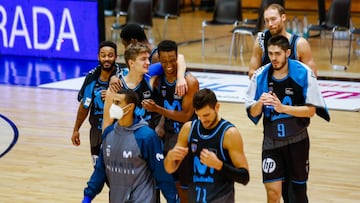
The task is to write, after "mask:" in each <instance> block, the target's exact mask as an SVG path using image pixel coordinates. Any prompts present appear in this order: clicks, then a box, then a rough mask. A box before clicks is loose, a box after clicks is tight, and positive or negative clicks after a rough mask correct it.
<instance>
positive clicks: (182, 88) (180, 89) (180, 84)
mask: <svg viewBox="0 0 360 203" xmlns="http://www.w3.org/2000/svg"><path fill="white" fill-rule="evenodd" d="M187 91H188V85H187V83H186V80H185V78H179V79H178V80H177V81H176V88H175V94H176V95H178V96H180V97H182V96H184V95H185V94H186V92H187Z"/></svg>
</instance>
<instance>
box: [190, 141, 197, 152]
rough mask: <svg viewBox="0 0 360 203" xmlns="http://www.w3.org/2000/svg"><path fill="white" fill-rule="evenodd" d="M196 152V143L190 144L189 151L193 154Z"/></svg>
mask: <svg viewBox="0 0 360 203" xmlns="http://www.w3.org/2000/svg"><path fill="white" fill-rule="evenodd" d="M196 150H197V144H196V143H191V151H192V152H193V153H195V152H196Z"/></svg>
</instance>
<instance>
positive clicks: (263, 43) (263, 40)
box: [259, 30, 299, 66]
mask: <svg viewBox="0 0 360 203" xmlns="http://www.w3.org/2000/svg"><path fill="white" fill-rule="evenodd" d="M260 35H261V36H260V38H259V43H260V47H261V48H262V49H263V56H262V63H261V66H263V65H265V64H268V63H270V58H269V54H268V49H267V46H268V41H269V39H270V38H271V37H272V36H271V33H270V31H269V30H266V31H264V32H263V33H260ZM298 39H299V36H298V35H296V34H292V35H291V38H290V49H291V54H290V56H289V59H294V60H297V59H298V58H297V55H296V43H297V40H298Z"/></svg>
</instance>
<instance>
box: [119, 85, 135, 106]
mask: <svg viewBox="0 0 360 203" xmlns="http://www.w3.org/2000/svg"><path fill="white" fill-rule="evenodd" d="M117 93H118V94H124V95H125V102H126V104H130V103H134V104H135V105H138V104H139V102H140V101H139V96H138V95H137V93H136V92H135V91H133V90H129V89H125V88H121V89H120V90H119V91H118V92H117Z"/></svg>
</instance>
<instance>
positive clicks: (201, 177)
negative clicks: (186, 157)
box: [193, 156, 215, 183]
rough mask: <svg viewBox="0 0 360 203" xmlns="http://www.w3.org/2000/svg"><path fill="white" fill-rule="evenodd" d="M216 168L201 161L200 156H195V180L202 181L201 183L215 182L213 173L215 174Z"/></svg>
mask: <svg viewBox="0 0 360 203" xmlns="http://www.w3.org/2000/svg"><path fill="white" fill-rule="evenodd" d="M214 172H215V169H214V168H209V167H207V166H206V165H204V164H202V163H201V162H200V159H199V157H198V156H195V157H194V176H193V182H194V183H196V182H201V183H213V182H214V178H213V177H212V175H213V174H214Z"/></svg>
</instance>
